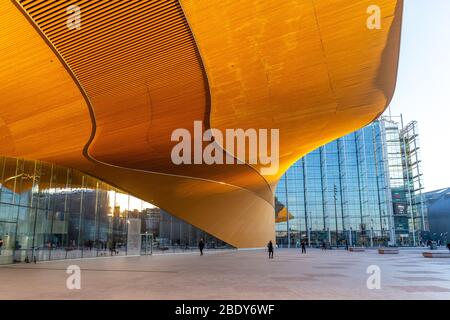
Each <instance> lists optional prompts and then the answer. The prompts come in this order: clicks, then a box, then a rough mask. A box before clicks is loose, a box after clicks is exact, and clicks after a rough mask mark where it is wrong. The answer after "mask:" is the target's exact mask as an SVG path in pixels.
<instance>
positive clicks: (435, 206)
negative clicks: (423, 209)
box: [425, 188, 450, 244]
mask: <svg viewBox="0 0 450 320" xmlns="http://www.w3.org/2000/svg"><path fill="white" fill-rule="evenodd" d="M425 198H426V203H427V211H428V220H429V222H430V235H431V237H432V239H433V240H435V241H439V240H440V241H441V243H443V244H447V243H448V242H450V188H443V189H439V190H434V191H430V192H427V193H425Z"/></svg>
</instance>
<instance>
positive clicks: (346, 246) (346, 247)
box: [344, 240, 348, 251]
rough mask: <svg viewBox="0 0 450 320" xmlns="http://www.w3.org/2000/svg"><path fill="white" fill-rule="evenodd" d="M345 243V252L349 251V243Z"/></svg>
mask: <svg viewBox="0 0 450 320" xmlns="http://www.w3.org/2000/svg"><path fill="white" fill-rule="evenodd" d="M344 241H345V250H347V251H348V241H347V240H344Z"/></svg>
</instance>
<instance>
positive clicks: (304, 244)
mask: <svg viewBox="0 0 450 320" xmlns="http://www.w3.org/2000/svg"><path fill="white" fill-rule="evenodd" d="M301 246H302V254H303V253H306V243H305V241H302V243H301Z"/></svg>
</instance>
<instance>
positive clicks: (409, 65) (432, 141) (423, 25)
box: [390, 0, 450, 191]
mask: <svg viewBox="0 0 450 320" xmlns="http://www.w3.org/2000/svg"><path fill="white" fill-rule="evenodd" d="M390 109H391V113H392V115H398V114H400V113H402V114H403V120H404V122H405V124H406V123H407V122H409V121H411V120H417V122H418V127H419V139H420V147H421V148H422V152H421V154H422V160H423V166H422V168H423V172H424V182H425V191H431V190H435V189H439V188H445V187H450V0H405V6H404V12H403V26H402V39H401V49H400V64H399V73H398V78H397V87H396V90H395V94H394V97H393V99H392V102H391V105H390Z"/></svg>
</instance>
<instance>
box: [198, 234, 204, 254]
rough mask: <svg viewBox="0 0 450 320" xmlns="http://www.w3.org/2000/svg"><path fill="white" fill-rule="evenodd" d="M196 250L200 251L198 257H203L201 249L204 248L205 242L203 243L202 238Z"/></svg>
mask: <svg viewBox="0 0 450 320" xmlns="http://www.w3.org/2000/svg"><path fill="white" fill-rule="evenodd" d="M198 248H199V249H200V255H201V256H202V255H203V248H205V242H203V238H201V239H200V241H199V242H198Z"/></svg>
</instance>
